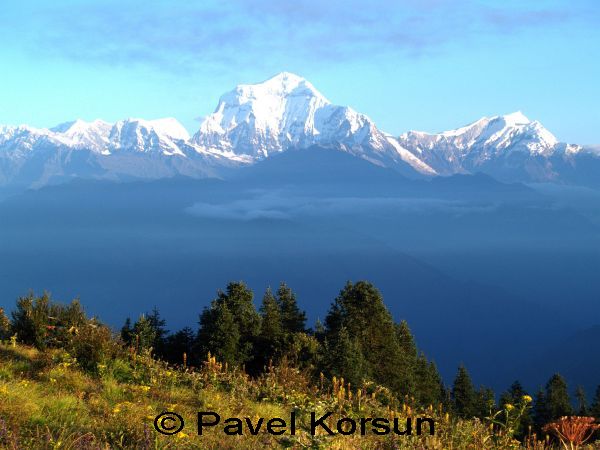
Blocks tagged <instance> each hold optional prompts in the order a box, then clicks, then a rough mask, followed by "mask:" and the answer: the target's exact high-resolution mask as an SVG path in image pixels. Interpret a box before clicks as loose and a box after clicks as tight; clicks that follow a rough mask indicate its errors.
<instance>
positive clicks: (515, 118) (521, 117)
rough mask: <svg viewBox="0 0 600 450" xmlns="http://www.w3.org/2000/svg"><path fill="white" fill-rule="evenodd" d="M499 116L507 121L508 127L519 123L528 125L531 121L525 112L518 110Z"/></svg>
mask: <svg viewBox="0 0 600 450" xmlns="http://www.w3.org/2000/svg"><path fill="white" fill-rule="evenodd" d="M499 118H501V119H502V120H504V123H506V126H508V127H515V126H518V125H527V124H529V123H531V120H529V119H528V118H527V116H525V114H523V113H522V112H521V111H516V112H514V113H510V114H505V115H504V116H499Z"/></svg>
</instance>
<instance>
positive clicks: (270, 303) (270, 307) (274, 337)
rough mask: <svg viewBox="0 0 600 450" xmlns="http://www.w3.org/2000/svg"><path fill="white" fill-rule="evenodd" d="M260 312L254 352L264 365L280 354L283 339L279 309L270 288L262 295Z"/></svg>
mask: <svg viewBox="0 0 600 450" xmlns="http://www.w3.org/2000/svg"><path fill="white" fill-rule="evenodd" d="M260 314H261V319H262V320H261V327H260V335H259V339H258V345H257V347H258V348H257V349H256V354H257V363H258V364H260V365H262V366H264V365H266V364H268V363H269V361H270V360H273V359H275V358H278V357H279V356H280V355H281V353H282V351H283V340H284V331H283V327H282V314H281V310H280V307H279V303H278V302H277V299H276V298H275V296H274V295H273V293H272V292H271V289H270V288H268V289H267V291H266V292H265V295H264V296H263V300H262V305H261V307H260Z"/></svg>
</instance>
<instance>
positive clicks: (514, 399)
mask: <svg viewBox="0 0 600 450" xmlns="http://www.w3.org/2000/svg"><path fill="white" fill-rule="evenodd" d="M526 395H528V394H527V392H526V391H525V389H523V386H522V385H521V383H520V382H519V381H515V382H514V383H513V384H511V386H510V388H509V389H508V391H506V392H504V393H503V394H502V395H501V396H500V406H501V407H502V408H504V406H505V405H507V404H511V405H515V406H516V405H518V404H520V403H523V402H525V399H524V397H525V396H526ZM531 427H533V417H532V416H531V408H529V407H527V408H526V409H525V411H524V412H523V415H522V416H521V419H520V421H519V424H517V425H516V431H515V437H516V438H517V439H519V440H522V439H523V438H524V437H525V436H527V434H528V433H529V429H530V428H531Z"/></svg>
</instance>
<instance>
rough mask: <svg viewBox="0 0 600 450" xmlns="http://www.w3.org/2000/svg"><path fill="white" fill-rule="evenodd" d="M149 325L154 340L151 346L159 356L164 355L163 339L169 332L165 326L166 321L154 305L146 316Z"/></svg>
mask: <svg viewBox="0 0 600 450" xmlns="http://www.w3.org/2000/svg"><path fill="white" fill-rule="evenodd" d="M146 317H147V318H148V322H150V326H151V327H152V328H153V329H154V342H153V343H152V348H154V352H155V353H156V355H157V356H159V357H164V352H165V339H166V337H167V335H168V334H169V331H168V330H167V328H166V325H167V322H166V321H165V320H164V319H163V318H162V317H161V316H160V312H159V311H158V308H157V307H156V306H155V307H154V308H153V309H152V312H151V313H150V314H147V316H146Z"/></svg>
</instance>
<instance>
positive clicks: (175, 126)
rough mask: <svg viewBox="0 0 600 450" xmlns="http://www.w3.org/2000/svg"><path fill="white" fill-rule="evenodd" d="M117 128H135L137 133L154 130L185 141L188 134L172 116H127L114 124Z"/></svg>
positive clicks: (161, 134) (187, 138) (162, 134)
mask: <svg viewBox="0 0 600 450" xmlns="http://www.w3.org/2000/svg"><path fill="white" fill-rule="evenodd" d="M115 127H117V128H119V129H127V130H136V132H138V133H150V132H154V133H156V134H158V135H160V136H165V137H168V138H171V139H176V140H182V141H187V140H189V139H190V134H189V133H188V131H187V130H186V129H185V127H184V126H183V125H182V124H181V123H179V122H178V121H177V120H176V119H173V118H172V117H167V118H164V119H155V120H145V119H137V118H129V119H125V120H121V121H119V122H117V123H116V124H115Z"/></svg>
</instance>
